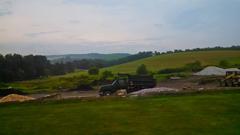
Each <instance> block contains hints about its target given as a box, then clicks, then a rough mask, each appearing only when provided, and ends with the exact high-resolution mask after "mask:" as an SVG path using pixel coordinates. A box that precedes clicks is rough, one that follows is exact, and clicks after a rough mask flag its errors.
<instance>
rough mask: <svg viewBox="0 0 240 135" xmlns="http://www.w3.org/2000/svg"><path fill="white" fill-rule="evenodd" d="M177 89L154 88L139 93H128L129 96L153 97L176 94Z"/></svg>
mask: <svg viewBox="0 0 240 135" xmlns="http://www.w3.org/2000/svg"><path fill="white" fill-rule="evenodd" d="M178 91H179V90H178V89H174V88H167V87H156V88H149V89H143V90H139V91H135V92H132V93H130V96H131V95H132V96H145V95H154V94H159V93H164V92H178Z"/></svg>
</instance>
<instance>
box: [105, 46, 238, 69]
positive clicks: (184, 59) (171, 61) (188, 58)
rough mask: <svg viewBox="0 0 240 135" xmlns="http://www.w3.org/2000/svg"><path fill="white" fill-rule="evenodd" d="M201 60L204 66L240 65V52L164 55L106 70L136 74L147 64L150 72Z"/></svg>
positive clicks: (200, 52)
mask: <svg viewBox="0 0 240 135" xmlns="http://www.w3.org/2000/svg"><path fill="white" fill-rule="evenodd" d="M196 60H199V61H200V62H201V63H202V64H203V65H218V64H219V62H220V61H221V60H227V61H229V62H230V63H231V64H240V51H199V52H182V53H174V54H164V55H159V56H154V57H150V58H145V59H141V60H137V61H134V62H129V63H126V64H121V65H117V66H113V67H110V68H106V70H111V71H113V72H126V73H129V72H135V71H136V68H137V67H138V66H139V65H141V64H145V65H146V66H147V68H148V69H149V70H150V71H158V70H160V69H164V68H177V67H182V66H184V65H185V64H188V63H191V62H194V61H196Z"/></svg>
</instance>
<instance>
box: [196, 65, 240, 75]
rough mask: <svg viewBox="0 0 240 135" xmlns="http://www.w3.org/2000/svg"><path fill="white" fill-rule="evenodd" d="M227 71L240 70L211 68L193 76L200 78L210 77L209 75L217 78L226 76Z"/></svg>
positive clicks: (235, 69)
mask: <svg viewBox="0 0 240 135" xmlns="http://www.w3.org/2000/svg"><path fill="white" fill-rule="evenodd" d="M227 71H240V70H239V69H238V68H228V69H223V68H219V67H215V66H209V67H206V68H204V69H203V70H202V71H200V72H197V73H195V74H193V75H199V76H208V75H216V76H224V75H225V74H226V72H227Z"/></svg>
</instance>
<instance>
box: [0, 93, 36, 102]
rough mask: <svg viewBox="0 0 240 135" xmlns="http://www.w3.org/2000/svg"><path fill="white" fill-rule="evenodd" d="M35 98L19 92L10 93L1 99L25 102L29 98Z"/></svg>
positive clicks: (2, 100)
mask: <svg viewBox="0 0 240 135" xmlns="http://www.w3.org/2000/svg"><path fill="white" fill-rule="evenodd" d="M34 99H35V98H32V97H28V96H22V95H18V94H10V95H7V96H5V97H3V98H1V99H0V103H4V102H24V101H29V100H34Z"/></svg>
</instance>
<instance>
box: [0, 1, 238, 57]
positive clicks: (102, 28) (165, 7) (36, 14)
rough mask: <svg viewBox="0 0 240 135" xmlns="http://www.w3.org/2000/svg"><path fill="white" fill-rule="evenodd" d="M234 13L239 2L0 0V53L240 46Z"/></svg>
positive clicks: (129, 50)
mask: <svg viewBox="0 0 240 135" xmlns="http://www.w3.org/2000/svg"><path fill="white" fill-rule="evenodd" d="M239 12H240V1H239V0H228V1H226V0H211V1H209V0H171V1H170V0H148V1H147V0H51V1H50V0H41V1H38V0H15V1H14V0H0V17H1V18H0V19H1V21H0V26H1V28H0V51H2V50H3V48H5V50H7V51H10V50H11V49H12V50H14V51H15V50H17V49H15V48H24V49H22V51H25V52H30V53H31V51H30V50H33V49H35V50H34V51H33V52H36V53H37V52H38V51H41V52H43V53H44V50H45V53H52V54H54V53H64V52H66V53H71V52H74V53H82V52H87V51H89V52H105V53H107V52H111V51H112V52H137V51H140V50H144V49H146V50H170V49H178V48H191V47H202V46H203V45H204V46H214V45H219V44H222V45H226V44H239V43H240V39H239V35H240V25H239V24H240V14H238V13H239ZM1 13H2V14H1ZM2 16H4V17H2ZM1 29H6V30H5V31H4V32H3V31H2V30H1ZM3 44H4V45H5V46H4V47H3ZM10 44H11V45H10ZM24 44H28V46H24ZM8 45H9V46H8ZM31 45H32V47H31ZM43 46H45V47H43ZM6 48H8V49H6ZM30 48H31V49H30ZM5 52H6V51H5ZM0 53H1V52H0Z"/></svg>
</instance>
